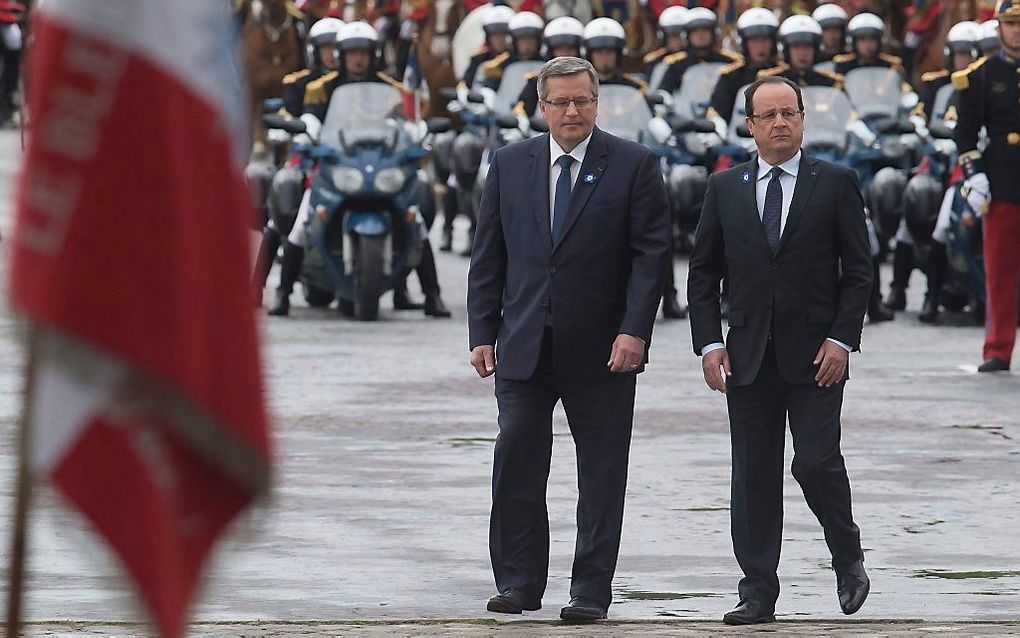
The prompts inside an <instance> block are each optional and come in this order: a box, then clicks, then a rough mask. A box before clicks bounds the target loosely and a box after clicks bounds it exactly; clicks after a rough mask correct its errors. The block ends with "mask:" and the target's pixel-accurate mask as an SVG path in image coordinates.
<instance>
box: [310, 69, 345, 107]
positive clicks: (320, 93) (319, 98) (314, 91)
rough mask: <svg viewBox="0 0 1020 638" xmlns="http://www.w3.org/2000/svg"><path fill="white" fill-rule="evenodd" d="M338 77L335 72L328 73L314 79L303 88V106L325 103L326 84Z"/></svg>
mask: <svg viewBox="0 0 1020 638" xmlns="http://www.w3.org/2000/svg"><path fill="white" fill-rule="evenodd" d="M338 75H339V73H337V72H336V71H330V72H329V73H327V74H326V75H324V76H322V77H321V78H316V79H315V80H312V81H311V82H309V83H308V86H306V87H305V104H322V103H324V102H325V101H326V83H327V82H329V81H330V80H335V79H336V77H337V76H338Z"/></svg>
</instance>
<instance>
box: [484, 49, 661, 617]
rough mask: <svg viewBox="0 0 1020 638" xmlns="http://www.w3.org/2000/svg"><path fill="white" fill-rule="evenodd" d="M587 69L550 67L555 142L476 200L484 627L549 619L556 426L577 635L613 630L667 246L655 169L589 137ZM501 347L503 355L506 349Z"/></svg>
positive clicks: (511, 167) (599, 136)
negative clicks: (641, 398) (485, 393)
mask: <svg viewBox="0 0 1020 638" xmlns="http://www.w3.org/2000/svg"><path fill="white" fill-rule="evenodd" d="M598 87H599V83H598V77H597V75H596V73H595V69H594V68H593V67H592V66H591V64H589V63H588V62H587V61H585V60H582V59H579V58H569V57H562V58H556V59H554V60H551V61H550V62H548V63H546V65H545V66H544V67H543V69H542V71H541V73H540V75H539V80H538V95H539V100H540V107H541V109H542V113H543V115H544V116H545V119H546V121H547V122H548V123H549V131H550V133H549V134H547V135H542V136H540V137H536V138H533V139H530V140H527V141H524V142H520V143H517V144H512V145H510V146H507V147H505V148H503V149H500V150H499V151H498V152H497V153H496V154H495V155H494V156H493V158H492V163H491V166H490V168H489V174H488V178H487V180H486V182H485V188H484V190H483V193H482V200H481V206H480V209H479V215H478V230H477V233H476V235H475V241H474V250H473V251H472V256H471V270H470V274H469V275H468V300H467V304H468V325H469V329H470V341H471V344H470V346H471V365H472V366H473V367H474V369H475V370H476V371H477V372H478V375H479V376H480V377H488V376H489V375H492V374H495V376H496V403H497V406H498V408H499V436H498V438H497V439H496V449H495V458H494V461H493V470H492V515H491V519H490V531H489V550H490V554H491V559H492V569H493V572H494V574H495V580H496V589H497V590H498V592H499V593H498V594H497V595H496V596H493V597H492V598H491V599H490V600H489V602H488V605H487V608H488V610H489V611H493V612H501V613H514V614H519V613H521V611H522V610H528V611H533V610H537V609H540V608H541V606H542V595H543V593H544V591H545V587H546V579H547V576H548V566H549V518H548V513H547V510H546V502H545V494H546V483H547V481H548V476H549V464H550V459H551V456H552V413H553V408H554V406H555V405H556V403H557V402H559V401H562V402H563V408H564V410H565V411H566V413H567V421H568V423H569V425H570V431H571V434H572V435H573V438H574V445H575V448H576V450H577V466H578V491H579V493H580V494H579V501H578V506H577V543H576V547H575V551H574V565H573V570H572V574H571V584H570V604H569V605H567V606H566V607H564V608H563V609H562V610H561V612H560V617H561V618H562V619H564V620H567V621H574V622H583V621H590V620H598V619H601V618H605V617H606V611H607V609H608V608H609V605H610V603H611V602H612V590H611V585H612V580H613V572H614V571H615V569H616V560H617V554H618V552H619V547H620V532H621V527H622V524H623V503H624V493H625V491H626V483H627V460H628V454H629V449H630V436H631V426H632V421H633V415H634V391H635V385H636V376H635V375H636V374H637V373H639V372H641V371H642V370H643V369H644V366H645V364H646V363H647V361H648V358H647V353H648V345H649V343H650V342H651V337H652V324H653V323H654V321H655V314H656V311H657V309H658V305H659V299H660V297H661V296H662V287H663V282H664V276H665V269H666V266H667V251H668V249H669V242H670V222H669V213H668V210H669V209H668V206H667V205H666V193H665V188H664V186H663V183H662V179H661V176H660V172H659V163H658V160H657V159H656V157H655V155H654V154H653V153H651V152H650V151H649V150H648V149H646V148H645V147H643V146H641V145H638V144H634V143H631V142H628V141H624V140H621V139H619V138H616V137H613V136H612V135H610V134H608V133H605V132H603V131H600V130H599V129H597V128H595V117H596V113H597V106H598ZM497 346H498V351H497V350H496V347H497Z"/></svg>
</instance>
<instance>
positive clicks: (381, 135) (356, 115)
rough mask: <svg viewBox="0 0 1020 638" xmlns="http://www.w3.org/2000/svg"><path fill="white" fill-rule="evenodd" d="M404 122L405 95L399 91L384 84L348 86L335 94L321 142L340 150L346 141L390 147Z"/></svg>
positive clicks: (324, 123) (328, 111) (348, 142)
mask: <svg viewBox="0 0 1020 638" xmlns="http://www.w3.org/2000/svg"><path fill="white" fill-rule="evenodd" d="M403 120H404V115H403V95H402V94H401V92H400V91H398V90H397V89H396V88H394V87H392V86H390V85H389V84H383V83H381V82H357V83H355V84H345V85H343V86H340V87H337V89H336V90H335V91H333V97H331V98H330V100H329V110H327V111H326V119H325V121H324V122H323V123H322V132H321V133H319V142H320V143H321V144H324V145H326V146H329V147H331V148H334V149H337V150H340V151H342V150H344V143H345V142H346V144H347V145H352V144H356V143H359V142H366V141H378V142H385V143H387V144H389V143H391V142H393V140H394V131H399V130H400V127H401V124H402V123H403ZM398 138H399V136H398Z"/></svg>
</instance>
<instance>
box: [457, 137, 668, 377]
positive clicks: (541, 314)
mask: <svg viewBox="0 0 1020 638" xmlns="http://www.w3.org/2000/svg"><path fill="white" fill-rule="evenodd" d="M549 166H550V160H549V135H548V134H546V135H541V136H539V137H535V138H532V139H530V140H525V141H523V142H518V143H516V144H511V145H510V146H507V147H504V148H502V149H500V150H499V151H497V152H496V154H495V155H494V156H493V158H492V163H491V165H490V167H489V173H488V176H487V178H486V182H485V188H484V189H483V192H482V201H481V205H480V207H479V211H478V227H477V230H476V233H475V241H474V247H473V250H472V253H471V270H470V272H469V274H468V300H467V307H468V327H469V331H470V346H471V348H474V347H476V346H478V345H488V344H494V345H496V346H497V348H498V349H497V371H498V374H499V375H500V376H502V377H504V378H507V379H517V380H524V379H528V378H530V377H531V376H532V374H533V373H534V371H535V367H536V364H537V362H538V357H539V352H540V348H541V345H542V338H543V333H544V330H545V326H546V323H547V313H550V316H551V325H552V332H553V356H554V358H555V360H556V362H557V368H560V365H561V364H562V368H561V369H562V370H565V371H569V374H571V375H572V376H573V377H575V378H604V377H606V376H607V375H610V374H611V373H610V372H609V371H608V369H607V368H606V362H607V361H609V356H610V353H611V351H612V345H613V341H614V340H615V339H616V336H617V335H618V334H620V333H624V334H630V335H633V336H635V337H640V338H641V339H644V341H645V343H646V344H649V343H650V342H651V337H652V324H653V323H654V321H655V314H656V312H657V311H658V307H659V300H660V298H661V296H662V287H663V282H664V275H665V269H666V264H667V260H668V257H667V255H668V249H669V242H670V219H669V208H668V206H667V205H666V192H665V187H664V186H663V183H662V176H661V173H660V171H659V161H658V159H657V158H656V156H655V155H654V154H653V153H652V152H651V151H649V150H648V149H647V148H645V147H644V146H641V145H639V144H635V143H633V142H628V141H626V140H622V139H620V138H617V137H614V136H612V135H610V134H608V133H606V132H604V131H601V130H599V129H597V128H596V129H595V130H594V132H593V133H592V137H591V141H590V142H589V144H588V150H587V152H586V154H585V158H584V162H583V163H582V165H581V169H580V173H579V174H578V177H577V181H576V182H575V184H574V190H573V195H572V197H571V204H570V208H569V210H568V213H567V219H566V223H565V225H564V230H563V233H562V236H561V237H560V239H559V241H558V242H556V244H555V245H554V244H553V240H552V231H551V228H550V212H549ZM646 354H647V349H646ZM646 360H647V358H646ZM642 368H643V366H642ZM639 371H640V369H639Z"/></svg>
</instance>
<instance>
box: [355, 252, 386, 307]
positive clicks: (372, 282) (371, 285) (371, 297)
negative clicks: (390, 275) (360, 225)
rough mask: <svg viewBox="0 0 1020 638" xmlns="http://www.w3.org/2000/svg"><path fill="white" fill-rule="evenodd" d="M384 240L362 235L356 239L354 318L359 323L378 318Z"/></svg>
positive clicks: (382, 274) (383, 278) (383, 274)
mask: <svg viewBox="0 0 1020 638" xmlns="http://www.w3.org/2000/svg"><path fill="white" fill-rule="evenodd" d="M386 240H387V238H386V237H368V236H364V235H363V236H361V237H359V238H358V242H357V247H356V248H355V253H354V316H355V317H356V318H357V319H358V320H359V321H375V320H376V319H378V318H379V297H381V296H382V294H383V282H384V280H385V273H384V272H383V267H384V264H383V260H384V256H385V246H386Z"/></svg>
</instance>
